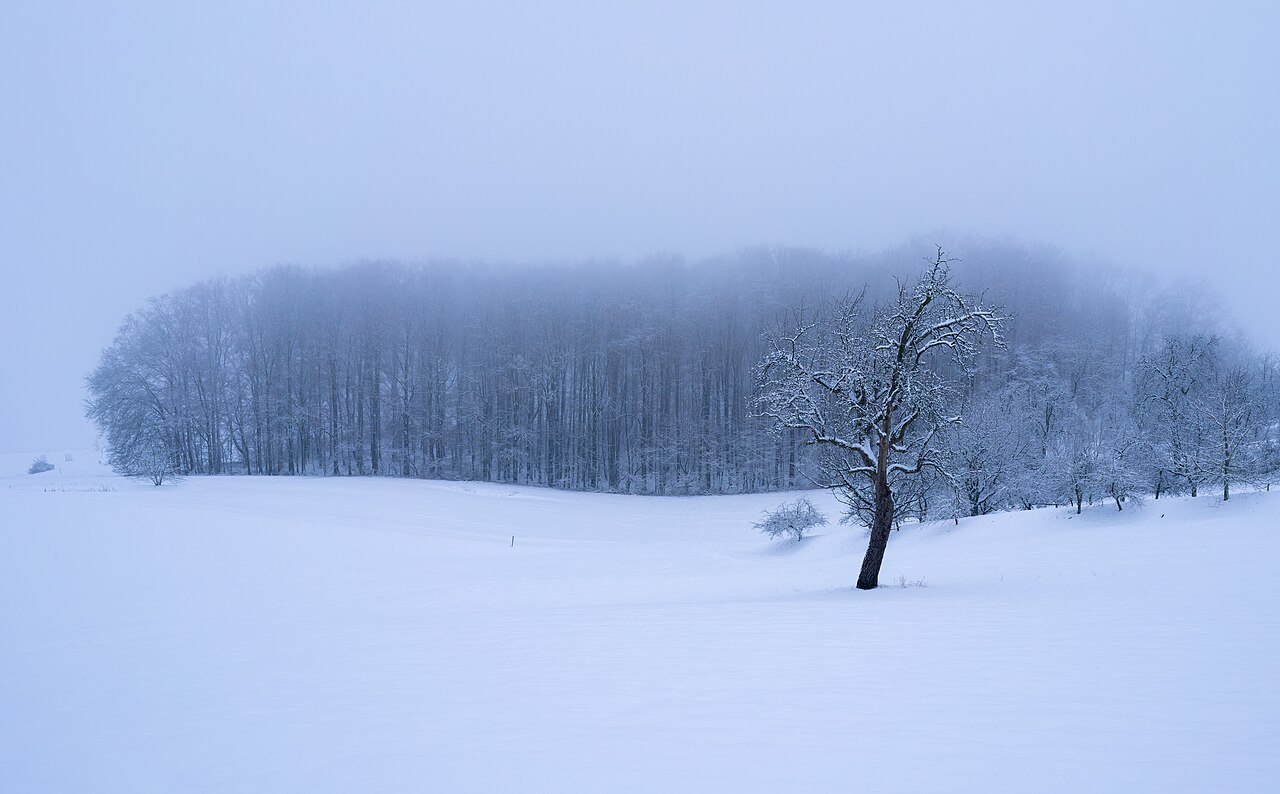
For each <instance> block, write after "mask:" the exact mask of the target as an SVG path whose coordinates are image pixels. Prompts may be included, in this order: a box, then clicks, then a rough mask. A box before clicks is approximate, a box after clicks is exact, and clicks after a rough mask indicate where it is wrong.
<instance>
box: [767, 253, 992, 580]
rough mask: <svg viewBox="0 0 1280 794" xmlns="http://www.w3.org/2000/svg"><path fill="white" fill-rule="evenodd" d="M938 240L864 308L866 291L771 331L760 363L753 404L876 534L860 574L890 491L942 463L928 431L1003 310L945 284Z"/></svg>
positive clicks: (949, 407)
mask: <svg viewBox="0 0 1280 794" xmlns="http://www.w3.org/2000/svg"><path fill="white" fill-rule="evenodd" d="M950 264H951V260H949V259H948V258H947V257H946V255H945V254H944V253H943V251H942V250H941V248H939V249H938V250H937V253H936V255H935V257H934V258H933V260H932V261H931V262H930V264H929V267H928V269H927V270H926V271H925V272H924V273H923V274H922V275H921V276H920V277H919V278H918V279H917V280H916V281H915V282H914V284H911V285H909V286H907V285H902V284H899V286H898V289H897V290H896V294H895V295H894V296H893V297H892V298H891V299H890V300H889V301H887V302H886V303H884V304H882V305H880V306H877V307H875V308H874V309H872V310H871V311H870V312H864V301H865V292H863V293H860V294H859V295H858V296H856V297H852V298H849V299H846V300H843V301H841V302H839V303H838V304H837V305H836V306H835V308H834V311H833V312H832V314H831V315H830V316H829V317H827V318H819V319H817V320H814V321H811V322H801V323H800V324H799V325H798V327H794V328H791V329H789V330H788V331H786V332H783V333H780V334H777V335H775V336H774V337H773V338H772V339H771V340H770V343H769V350H768V352H767V353H766V354H765V356H764V357H763V359H762V360H761V362H760V363H759V365H758V366H757V383H758V392H757V395H756V406H757V408H758V410H759V411H760V413H761V415H763V416H765V417H767V418H768V419H769V420H770V421H771V422H773V423H774V425H775V426H776V427H777V428H779V429H781V430H787V431H796V432H799V433H800V434H801V435H802V436H803V437H804V438H805V439H806V440H807V442H808V443H809V444H811V445H813V446H814V447H816V448H817V450H818V453H819V463H818V470H819V477H820V479H819V480H818V484H819V485H820V486H822V487H825V488H831V489H833V490H834V491H835V492H836V494H837V496H838V497H839V498H840V499H841V500H842V501H843V502H844V503H845V505H846V506H847V508H848V509H849V511H850V515H851V516H853V517H854V518H856V519H857V520H860V521H861V522H862V523H864V524H866V525H867V526H868V527H870V530H871V537H870V541H869V543H868V546H867V553H866V556H865V557H864V559H863V563H862V568H861V570H860V572H859V574H858V582H857V586H858V587H859V588H860V589H864V590H867V589H872V588H875V587H876V586H877V585H878V583H879V575H880V566H881V564H882V562H883V560H884V553H885V548H886V547H887V545H888V542H889V533H890V531H891V530H892V529H893V526H894V518H895V510H896V503H895V499H896V498H897V497H899V495H900V494H902V493H903V492H904V490H905V489H906V488H907V487H908V483H910V482H911V481H912V480H913V479H914V478H917V477H919V476H920V474H921V473H922V472H924V471H925V470H927V469H934V470H939V471H942V470H945V462H946V460H945V455H943V454H942V452H941V450H940V449H939V447H940V445H938V444H936V443H935V441H936V440H937V439H938V437H939V435H940V434H941V433H943V432H945V431H946V430H948V429H949V428H951V427H953V426H954V425H955V424H957V423H958V421H959V417H958V416H957V415H956V414H955V413H953V410H954V409H955V407H956V405H955V403H956V396H957V391H958V389H957V388H956V383H955V381H956V373H958V372H963V371H964V370H965V369H966V368H967V367H968V365H969V364H970V363H971V362H972V360H973V357H974V354H975V352H976V350H977V346H978V345H979V343H981V342H982V341H983V340H984V339H990V340H992V341H994V342H997V343H998V342H999V341H1000V328H1001V326H1002V322H1003V321H1002V319H1001V317H1000V316H999V314H998V313H997V312H996V311H995V310H994V309H992V308H989V307H987V306H985V305H983V304H982V303H981V302H980V301H977V300H975V299H973V298H970V297H967V296H965V295H962V294H961V293H959V292H958V291H957V290H956V289H954V288H953V287H952V284H951V269H950Z"/></svg>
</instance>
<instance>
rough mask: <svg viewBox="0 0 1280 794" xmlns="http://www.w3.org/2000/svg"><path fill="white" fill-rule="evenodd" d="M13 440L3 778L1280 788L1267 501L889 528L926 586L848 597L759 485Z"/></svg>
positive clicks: (553, 785) (344, 786) (124, 784)
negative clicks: (126, 459)
mask: <svg viewBox="0 0 1280 794" xmlns="http://www.w3.org/2000/svg"><path fill="white" fill-rule="evenodd" d="M31 457H32V456H31V455H17V456H13V455H10V456H0V791H5V792H54V791H56V792H69V791H122V792H144V791H182V792H191V791H264V792H265V791H270V792H288V791H292V792H314V791H335V792H354V791H421V792H427V791H806V790H823V791H991V790H1004V791H1080V790H1123V791H1162V792H1163V791H1221V790H1230V791H1264V790H1275V786H1276V785H1277V781H1280V757H1278V751H1277V749H1276V748H1277V746H1280V694H1278V692H1280V493H1276V494H1254V495H1241V496H1240V497H1238V498H1236V499H1233V500H1232V502H1231V503H1229V504H1226V505H1224V504H1222V503H1221V501H1219V500H1215V499H1213V498H1208V497H1202V498H1201V499H1198V500H1194V501H1193V500H1185V499H1184V500H1165V499H1162V500H1160V501H1159V502H1152V501H1148V502H1146V503H1145V504H1143V505H1141V506H1140V507H1134V508H1131V509H1127V510H1126V511H1125V512H1124V513H1122V514H1117V513H1116V511H1115V509H1114V507H1113V506H1106V505H1099V506H1097V507H1094V508H1092V509H1087V510H1086V512H1085V514H1084V515H1083V516H1074V515H1072V514H1071V513H1070V512H1069V511H1067V510H1065V509H1064V510H1041V511H1036V512H1034V513H1019V514H1006V515H999V516H993V517H988V518H981V519H971V520H965V521H961V522H960V524H959V526H955V525H952V524H950V523H943V524H933V525H924V526H910V527H907V528H904V529H903V531H901V532H899V533H895V536H894V538H893V540H892V542H891V544H890V548H889V553H888V556H887V558H886V563H885V575H884V577H883V579H882V581H885V582H892V583H897V582H899V581H901V580H905V581H906V582H908V583H913V582H918V581H919V580H923V581H924V583H925V585H926V586H908V587H905V588H904V587H897V586H891V587H883V588H881V589H880V590H877V591H874V592H871V593H865V592H857V591H854V590H852V589H850V586H851V585H852V583H853V580H854V578H855V577H856V570H857V565H858V562H859V561H860V558H861V552H862V551H863V549H864V547H865V532H864V531H862V530H859V529H855V528H848V527H842V526H839V525H836V524H834V523H833V524H832V525H831V526H829V527H828V528H826V530H825V531H824V534H820V535H818V536H816V537H814V538H812V539H809V540H806V541H804V542H802V543H800V544H794V543H770V542H769V541H767V540H766V539H765V538H764V537H762V536H761V535H760V534H759V533H758V532H756V531H755V530H753V529H752V527H751V525H750V522H751V521H753V520H756V519H757V518H758V517H759V514H760V512H761V510H763V509H764V508H769V507H773V506H775V505H777V504H778V503H779V502H781V501H782V500H783V499H784V498H785V497H784V496H782V495H778V494H773V495H762V496H734V497H704V498H642V497H626V496H610V495H600V494H580V493H563V492H556V491H546V490H536V489H527V488H513V487H503V486H496V485H481V484H470V483H435V482H420V481H406V480H390V479H320V478H270V479H269V478H243V477H241V478H196V479H189V480H186V481H184V482H181V483H178V484H176V485H173V486H168V485H166V486H165V487H163V488H160V489H156V488H153V487H151V486H150V485H147V484H141V483H136V482H133V481H129V480H123V479H120V478H116V477H112V476H110V474H109V473H108V472H106V471H105V470H103V469H102V468H101V467H100V466H98V465H97V464H96V462H95V455H94V453H92V452H81V453H77V454H76V455H75V456H74V460H73V461H71V462H66V461H64V460H63V455H62V454H61V453H58V454H57V455H51V456H50V458H49V459H50V462H52V463H54V464H55V465H58V466H59V467H60V470H59V471H54V472H48V473H45V474H41V475H27V474H25V471H26V467H27V465H28V464H29V463H30V462H31ZM816 501H818V503H819V504H820V505H821V506H822V507H824V508H825V509H827V510H828V512H830V513H831V514H832V515H833V517H834V516H835V515H836V513H837V505H836V504H835V503H834V502H833V501H831V500H830V499H829V498H828V497H826V496H820V497H818V498H817V499H816ZM513 535H514V536H515V543H514V546H513V545H512V536H513Z"/></svg>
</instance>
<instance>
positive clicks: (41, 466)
mask: <svg viewBox="0 0 1280 794" xmlns="http://www.w3.org/2000/svg"><path fill="white" fill-rule="evenodd" d="M53 468H54V467H53V464H52V463H50V462H49V458H47V457H46V456H44V455H41V456H39V457H37V458H36V459H35V460H33V461H31V466H30V467H29V468H28V469H27V474H43V473H44V472H46V471H53Z"/></svg>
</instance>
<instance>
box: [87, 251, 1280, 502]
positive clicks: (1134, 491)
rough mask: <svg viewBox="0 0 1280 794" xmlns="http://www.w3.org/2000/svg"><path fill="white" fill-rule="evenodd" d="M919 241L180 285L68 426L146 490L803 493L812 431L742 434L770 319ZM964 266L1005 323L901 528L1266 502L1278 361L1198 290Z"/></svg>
mask: <svg viewBox="0 0 1280 794" xmlns="http://www.w3.org/2000/svg"><path fill="white" fill-rule="evenodd" d="M931 249H932V246H929V245H928V244H926V243H924V242H923V241H914V242H912V243H910V244H907V245H904V246H902V247H901V248H898V249H894V250H890V251H885V252H881V253H878V254H874V255H864V256H836V255H829V254H822V253H819V252H815V251H810V250H804V249H784V248H758V249H751V250H747V251H743V252H741V253H739V254H736V255H733V256H727V257H721V258H718V259H714V260H708V261H704V262H699V263H696V264H688V263H685V262H683V261H681V260H679V259H654V260H650V261H646V262H641V263H637V264H635V265H633V266H629V267H617V266H614V267H599V266H594V267H593V266H588V265H580V266H558V267H552V266H548V267H528V268H504V267H485V266H480V265H475V264H461V263H434V264H424V265H417V266H414V265H399V264H391V263H366V264H362V265H354V266H348V267H344V268H337V269H317V268H305V267H278V268H272V269H267V270H264V271H261V272H260V273H257V274H253V275H250V276H246V277H242V278H237V279H226V278H222V279H215V280H210V281H204V282H200V283H197V284H195V285H192V286H190V287H188V288H185V289H182V290H178V291H176V292H173V293H169V294H166V295H163V296H159V297H156V298H155V299H153V300H152V301H151V302H150V303H149V305H148V306H147V307H146V308H144V309H142V310H140V311H139V312H137V313H135V314H134V315H131V316H130V318H129V319H128V320H127V321H126V322H125V324H124V326H123V328H122V330H121V333H120V335H119V336H118V337H117V339H116V341H115V343H114V344H113V345H112V347H110V348H109V349H108V350H107V351H106V352H105V353H104V355H103V357H102V360H101V362H100V364H99V366H98V367H97V369H95V371H94V372H93V374H92V376H91V377H90V379H89V388H90V393H91V402H90V413H91V415H92V417H93V418H94V419H95V420H96V421H97V422H98V424H99V426H100V427H101V429H102V430H103V432H104V435H105V438H106V440H107V442H108V444H109V453H110V455H111V458H112V461H113V463H114V464H115V465H116V466H117V467H118V468H119V469H121V470H123V471H126V472H129V473H134V474H141V475H148V476H151V475H158V476H159V477H160V478H163V477H164V476H166V475H168V476H173V475H186V474H237V473H238V474H272V475H275V474H297V475H302V474H312V475H329V476H333V475H347V476H351V475H391V476H400V477H429V478H446V479H473V480H488V481H496V482H507V483H515V484H531V485H545V486H555V487H565V488H574V489H587V490H607V491H618V492H625V493H642V494H697V493H736V492H749V491H758V490H778V489H788V488H794V487H808V486H811V485H814V484H820V483H822V482H823V475H822V474H821V473H820V470H821V471H822V472H826V471H829V470H830V467H829V466H826V465H817V464H818V463H819V461H818V460H817V459H816V458H815V457H814V455H815V451H814V449H813V448H812V446H813V445H812V444H810V443H807V442H809V441H812V439H810V438H807V437H806V435H805V434H804V433H796V432H794V431H792V430H787V429H785V428H782V427H780V426H779V425H778V423H777V422H773V421H769V420H768V419H767V418H766V415H767V414H769V413H770V411H771V410H772V409H771V408H770V406H769V405H767V404H765V403H766V402H767V399H766V398H762V397H761V396H760V394H759V392H760V391H761V389H762V388H764V389H765V390H766V391H767V387H766V386H765V383H766V381H768V380H769V376H768V374H767V373H766V372H765V371H764V370H763V369H762V359H763V358H765V357H766V356H767V355H768V353H769V350H770V348H771V347H776V345H777V344H778V343H779V341H780V340H784V339H785V338H786V337H787V334H788V330H787V329H788V328H789V327H793V326H797V324H808V323H817V324H818V325H819V326H823V325H824V324H827V325H829V324H830V323H831V314H832V308H833V306H837V305H839V304H840V303H841V302H842V301H846V300H847V299H848V298H849V296H853V295H856V294H857V293H859V292H860V291H861V290H862V289H863V288H866V289H867V294H866V297H865V301H864V302H865V304H866V305H867V306H868V307H877V306H883V305H884V304H886V303H887V302H891V301H892V300H893V299H894V297H895V295H897V291H898V289H899V287H900V286H901V287H906V286H908V285H909V284H910V283H911V281H912V280H913V279H915V278H916V277H917V275H918V273H919V272H920V271H921V270H922V269H923V268H924V267H925V265H926V264H927V262H928V261H929V257H930V255H932V254H931ZM965 250H966V252H967V254H968V256H967V257H966V258H965V260H964V261H958V260H956V261H951V262H950V268H951V271H952V272H953V273H954V279H955V284H956V286H957V288H958V289H959V290H962V291H965V292H968V293H972V294H975V295H980V296H981V299H982V300H984V301H985V302H986V303H987V304H989V305H992V306H993V307H994V308H995V311H996V312H997V313H998V314H999V316H1000V317H1001V318H1002V319H1003V321H1004V324H1003V329H1002V331H1001V333H1000V339H999V344H996V345H991V346H988V347H987V348H985V349H983V350H981V352H980V354H979V355H978V356H976V358H974V360H973V361H972V362H970V363H969V364H968V365H966V366H965V368H964V369H963V370H958V369H956V368H955V367H948V365H947V364H946V363H945V362H941V364H940V371H942V372H943V373H944V374H943V376H942V377H943V379H944V381H945V383H944V385H945V392H946V393H945V395H943V396H942V398H940V399H941V400H942V403H940V404H939V405H938V406H937V407H938V410H945V411H947V412H948V413H949V414H955V415H957V416H959V417H961V421H960V422H959V423H957V424H955V425H953V426H948V427H946V428H944V429H943V430H944V432H943V433H941V434H940V435H938V437H937V438H936V439H933V438H931V439H930V440H926V441H924V442H923V443H924V444H925V445H926V446H928V445H930V444H932V445H933V449H932V450H930V454H934V453H936V454H938V455H939V456H940V457H939V459H938V466H937V470H938V471H939V472H945V473H946V477H945V478H944V479H935V480H932V481H930V480H929V479H928V478H924V479H923V480H922V481H921V482H922V484H920V485H919V486H913V490H911V494H910V499H911V500H912V502H911V503H910V504H903V505H900V506H899V511H900V512H899V514H900V515H911V514H913V511H914V514H917V515H919V516H920V517H921V518H924V517H926V516H930V515H932V516H937V515H939V514H942V515H949V514H956V515H971V514H972V515H977V514H983V513H987V512H991V511H993V510H998V509H1009V508H1017V507H1022V508H1030V507H1033V506H1039V505H1044V504H1063V503H1072V504H1077V505H1078V503H1080V502H1081V501H1083V500H1087V501H1089V502H1093V501H1094V500H1097V499H1106V498H1110V499H1112V500H1113V501H1114V503H1115V506H1116V507H1117V508H1122V505H1123V502H1124V501H1125V500H1127V499H1128V498H1130V497H1131V496H1141V495H1143V494H1152V495H1156V496H1157V497H1158V496H1159V495H1161V494H1163V493H1181V492H1185V493H1195V492H1197V491H1198V490H1199V489H1201V488H1204V487H1206V486H1207V485H1209V484H1210V483H1214V484H1218V485H1219V486H1220V487H1221V488H1223V489H1224V491H1225V490H1226V489H1229V488H1230V486H1231V484H1232V482H1233V481H1234V482H1235V483H1236V484H1237V485H1244V484H1263V483H1264V482H1269V478H1270V477H1271V476H1272V475H1273V473H1274V472H1275V471H1276V470H1277V468H1278V467H1280V466H1278V464H1280V431H1278V430H1277V427H1276V424H1275V423H1276V422H1277V421H1278V420H1280V416H1277V404H1278V403H1277V399H1276V398H1277V394H1278V392H1277V370H1276V359H1275V358H1274V357H1273V356H1272V355H1270V354H1269V353H1265V352H1263V351H1258V350H1255V349H1254V348H1253V347H1252V346H1251V345H1250V344H1249V342H1248V340H1247V338H1246V337H1245V336H1243V335H1241V334H1240V333H1239V332H1237V331H1236V330H1234V323H1233V321H1232V318H1230V317H1229V316H1227V315H1226V314H1224V313H1223V311H1222V310H1221V309H1220V308H1219V307H1218V306H1217V305H1216V303H1215V301H1214V300H1213V298H1212V296H1211V295H1210V294H1208V293H1206V291H1204V290H1203V289H1202V288H1198V287H1192V286H1186V285H1167V284H1161V283H1159V282H1157V281H1153V280H1152V279H1151V278H1150V276H1147V275H1143V274H1140V273H1137V272H1132V271H1124V270H1117V269H1110V270H1105V271H1104V270H1101V269H1097V268H1088V267H1084V266H1081V265H1079V264H1076V263H1073V262H1071V261H1070V260H1067V259H1064V258H1062V257H1060V256H1058V255H1055V254H1054V253H1053V252H1051V251H1049V250H1047V249H1032V248H1028V247H1024V246H1018V245H1014V244H1010V243H1001V242H996V241H983V240H970V241H968V242H967V244H966V245H965ZM935 253H936V251H935ZM871 319H872V320H874V317H872V318H871ZM871 325H874V322H872V323H871ZM864 327H869V326H868V325H867V323H863V322H861V321H859V323H858V325H857V328H855V329H854V331H855V332H860V331H861V330H862V329H863V328H864ZM860 344H865V343H860ZM837 366H838V365H837ZM788 400H789V401H790V400H791V398H788ZM774 408H775V409H776V406H774ZM1224 412H1225V413H1224ZM1233 412H1235V413H1233ZM931 436H932V434H931ZM915 437H917V436H909V437H908V439H907V442H906V443H914V442H911V438H915ZM1224 443H1225V447H1224Z"/></svg>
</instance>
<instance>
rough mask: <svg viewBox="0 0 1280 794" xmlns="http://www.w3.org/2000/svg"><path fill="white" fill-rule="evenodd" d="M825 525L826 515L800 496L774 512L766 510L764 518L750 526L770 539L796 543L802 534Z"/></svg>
mask: <svg viewBox="0 0 1280 794" xmlns="http://www.w3.org/2000/svg"><path fill="white" fill-rule="evenodd" d="M826 524H827V516H826V514H824V513H823V512H822V511H821V510H819V509H818V508H816V507H814V506H813V502H810V501H809V500H808V499H806V498H804V497H803V496H802V497H800V498H799V499H796V500H794V501H791V502H785V503H783V504H781V505H779V506H778V509H776V510H772V511H770V510H766V511H765V514H764V518H762V519H761V520H760V521H759V522H757V523H755V524H752V526H753V527H755V528H756V529H758V530H760V531H761V532H763V533H764V534H766V535H768V536H769V537H771V538H791V539H792V540H796V541H798V540H800V539H801V538H803V537H804V533H806V532H808V531H810V530H812V529H814V528H816V527H822V526H826Z"/></svg>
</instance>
